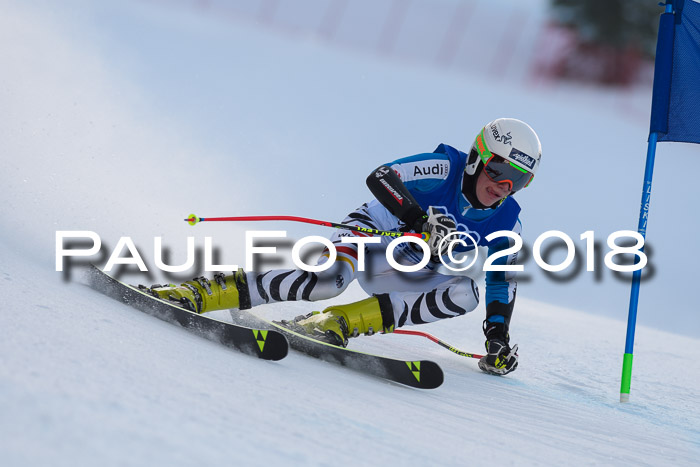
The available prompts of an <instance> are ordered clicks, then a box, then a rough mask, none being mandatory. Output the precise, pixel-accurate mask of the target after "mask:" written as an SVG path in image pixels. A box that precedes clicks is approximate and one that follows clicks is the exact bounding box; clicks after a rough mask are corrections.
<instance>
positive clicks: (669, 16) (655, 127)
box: [620, 2, 675, 402]
mask: <svg viewBox="0 0 700 467" xmlns="http://www.w3.org/2000/svg"><path fill="white" fill-rule="evenodd" d="M674 21H675V15H674V14H673V2H667V4H666V8H665V11H664V13H663V14H662V15H661V17H660V18H659V32H658V38H657V42H656V59H655V63H654V87H653V91H652V105H651V125H650V131H649V143H648V146H647V159H646V165H645V168H644V184H643V186H642V203H641V208H640V210H639V224H638V227H637V232H639V234H640V235H641V236H642V238H643V239H645V240H646V235H647V222H648V220H649V204H650V202H651V182H652V177H653V175H654V159H655V158H656V143H657V142H658V139H659V133H662V134H665V133H667V132H668V111H669V104H670V89H671V72H672V64H673V41H674V32H675V30H674ZM640 251H642V252H643V251H644V246H643V245H642V248H641V250H640ZM641 277H642V270H641V269H637V270H636V271H634V273H633V274H632V288H631V290H630V304H629V313H628V315H627V336H626V338H625V354H624V357H623V360H622V378H621V381H620V402H629V400H630V386H631V383H632V359H633V353H634V333H635V329H636V326H637V307H638V305H639V287H640V282H641Z"/></svg>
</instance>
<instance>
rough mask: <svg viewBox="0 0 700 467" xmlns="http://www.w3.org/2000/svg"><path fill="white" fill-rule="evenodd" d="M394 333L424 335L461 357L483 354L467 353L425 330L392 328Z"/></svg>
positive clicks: (479, 356) (473, 356)
mask: <svg viewBox="0 0 700 467" xmlns="http://www.w3.org/2000/svg"><path fill="white" fill-rule="evenodd" d="M394 334H404V335H407V336H421V337H426V338H428V339H430V340H431V341H433V342H435V343H436V344H438V345H441V346H443V347H444V348H446V349H447V350H449V351H450V352H453V353H456V354H457V355H461V356H462V357H469V358H481V357H483V355H477V354H475V353H469V352H463V351H461V350H459V349H457V348H455V347H452V346H451V345H450V344H448V343H447V342H445V341H442V340H440V339H438V338H437V337H435V336H433V335H430V334H428V333H427V332H420V331H404V330H402V329H396V330H394Z"/></svg>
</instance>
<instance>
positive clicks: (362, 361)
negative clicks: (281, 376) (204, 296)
mask: <svg viewBox="0 0 700 467" xmlns="http://www.w3.org/2000/svg"><path fill="white" fill-rule="evenodd" d="M231 316H232V317H233V319H234V321H236V320H240V321H244V322H246V323H255V325H258V323H259V325H260V326H263V325H267V327H268V328H269V329H274V330H277V331H279V332H281V333H283V334H284V335H285V336H286V337H287V340H289V345H290V346H291V347H292V348H293V349H294V350H296V351H298V352H302V353H305V354H306V355H309V356H311V357H314V358H318V359H321V360H324V361H327V362H330V363H335V364H337V365H341V366H345V367H348V368H352V369H353V370H356V371H359V372H362V373H365V374H369V375H373V376H378V377H379V378H383V379H386V380H389V381H394V382H396V383H401V384H405V385H406V386H411V387H414V388H421V389H435V388H437V387H439V386H440V385H441V384H442V382H443V380H444V375H443V373H442V368H440V366H439V365H438V364H437V363H435V362H432V361H429V360H418V361H415V360H399V359H395V358H389V357H382V356H379V355H372V354H368V353H364V352H358V351H356V350H351V349H347V348H343V347H336V346H335V345H331V344H327V343H325V342H321V341H318V340H316V339H313V338H311V337H308V336H306V335H304V334H299V333H297V332H295V331H292V330H291V329H287V328H286V327H284V326H282V325H280V324H278V323H275V322H273V321H268V320H266V319H264V318H261V317H259V316H257V315H254V314H253V313H250V312H249V311H242V310H232V311H231ZM271 332H272V331H271Z"/></svg>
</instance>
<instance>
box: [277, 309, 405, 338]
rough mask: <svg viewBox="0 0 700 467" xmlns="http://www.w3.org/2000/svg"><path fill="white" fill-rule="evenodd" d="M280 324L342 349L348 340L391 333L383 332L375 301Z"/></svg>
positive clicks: (324, 311) (380, 314)
mask: <svg viewBox="0 0 700 467" xmlns="http://www.w3.org/2000/svg"><path fill="white" fill-rule="evenodd" d="M282 324H283V325H284V326H286V327H289V328H290V329H292V330H294V331H298V332H300V333H302V334H306V335H308V336H310V337H313V338H314V339H318V340H322V341H324V342H328V343H329V344H333V345H337V346H341V347H347V345H348V338H350V337H357V336H359V335H360V334H365V335H368V336H371V335H372V334H374V333H375V332H391V331H392V330H393V329H384V325H383V320H382V311H381V309H380V307H379V300H378V299H377V297H370V298H367V299H365V300H362V301H359V302H354V303H349V304H347V305H334V306H330V307H328V308H326V309H325V310H323V311H322V312H318V311H314V312H313V313H311V314H309V315H306V316H298V317H297V318H295V319H294V321H291V322H290V321H282Z"/></svg>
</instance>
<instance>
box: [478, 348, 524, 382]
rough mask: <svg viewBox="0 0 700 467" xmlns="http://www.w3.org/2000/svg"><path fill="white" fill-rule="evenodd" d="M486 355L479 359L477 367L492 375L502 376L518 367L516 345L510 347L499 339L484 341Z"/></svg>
mask: <svg viewBox="0 0 700 467" xmlns="http://www.w3.org/2000/svg"><path fill="white" fill-rule="evenodd" d="M486 352H488V353H487V354H486V355H484V356H483V357H481V359H479V368H481V370H482V371H485V372H486V373H490V374H492V375H498V376H503V375H506V374H508V373H510V372H511V371H513V370H515V369H516V368H518V345H517V344H516V345H514V346H513V348H512V349H511V348H510V346H509V345H508V343H507V342H504V341H502V340H499V339H490V340H487V341H486Z"/></svg>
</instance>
